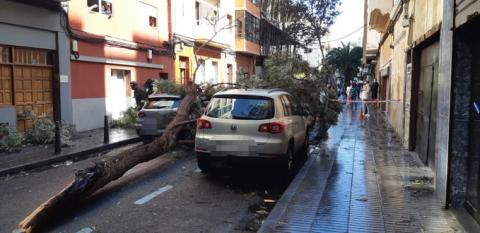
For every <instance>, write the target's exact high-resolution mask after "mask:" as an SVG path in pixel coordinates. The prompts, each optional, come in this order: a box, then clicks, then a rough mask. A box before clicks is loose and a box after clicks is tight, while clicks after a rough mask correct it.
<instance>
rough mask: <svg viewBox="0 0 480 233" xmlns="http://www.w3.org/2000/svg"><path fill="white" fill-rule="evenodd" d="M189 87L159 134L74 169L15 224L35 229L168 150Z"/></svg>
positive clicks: (183, 118) (186, 110) (189, 97)
mask: <svg viewBox="0 0 480 233" xmlns="http://www.w3.org/2000/svg"><path fill="white" fill-rule="evenodd" d="M192 87H193V85H192V86H191V87H190V88H187V94H186V95H185V97H184V98H183V101H182V103H181V105H180V107H179V108H178V111H177V115H176V117H175V118H174V119H173V120H172V121H171V122H170V123H169V124H168V126H167V128H166V130H165V133H164V134H162V136H161V137H159V138H157V139H156V140H155V141H154V142H152V143H150V144H143V145H140V146H137V147H134V148H132V149H130V150H126V151H123V152H121V153H119V154H118V155H116V156H113V157H109V158H107V159H105V160H102V161H99V162H97V163H96V164H95V165H93V166H91V167H88V168H86V169H84V170H81V171H78V172H77V173H76V174H75V179H74V180H73V181H72V182H71V183H70V184H69V185H67V186H66V187H65V188H64V189H63V190H62V191H60V192H59V193H58V194H56V195H55V196H53V197H52V198H50V199H49V200H47V201H46V202H44V203H43V204H41V205H40V206H39V207H38V208H37V209H36V210H34V211H33V212H32V213H31V214H30V215H29V216H27V217H26V218H25V219H24V220H23V221H22V222H21V223H20V224H19V227H20V229H21V230H23V231H25V232H33V231H35V230H36V229H37V227H39V226H40V224H41V223H43V222H44V221H45V222H48V221H49V220H50V219H52V217H55V216H57V215H58V214H59V213H60V212H62V210H67V209H69V208H71V207H73V206H74V204H75V203H79V202H81V201H84V200H85V199H87V198H88V197H90V196H91V195H92V194H93V193H94V192H95V191H97V190H99V189H100V188H102V187H104V186H105V185H106V184H108V183H109V182H111V181H113V180H116V179H118V178H120V177H122V176H123V174H125V173H126V172H127V171H128V170H130V169H131V168H132V167H134V166H136V165H137V164H139V163H142V162H146V161H149V160H151V159H154V158H156V157H158V156H159V155H161V154H163V153H165V152H168V151H171V150H172V149H173V148H174V147H175V145H176V141H177V136H178V134H179V132H180V131H181V130H182V128H183V127H184V126H185V125H186V124H189V123H191V119H190V112H191V109H192V106H193V104H195V102H196V98H197V90H196V89H194V88H192Z"/></svg>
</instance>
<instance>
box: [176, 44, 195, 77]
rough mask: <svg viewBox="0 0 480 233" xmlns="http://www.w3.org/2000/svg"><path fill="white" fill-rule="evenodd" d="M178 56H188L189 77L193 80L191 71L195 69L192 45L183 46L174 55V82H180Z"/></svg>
mask: <svg viewBox="0 0 480 233" xmlns="http://www.w3.org/2000/svg"><path fill="white" fill-rule="evenodd" d="M180 57H188V58H189V66H190V67H189V68H190V79H191V80H192V81H193V71H194V70H195V67H196V64H195V55H194V52H193V47H188V46H183V49H182V51H181V52H179V53H177V54H176V57H175V72H174V74H175V83H177V84H179V83H180V81H181V80H180Z"/></svg>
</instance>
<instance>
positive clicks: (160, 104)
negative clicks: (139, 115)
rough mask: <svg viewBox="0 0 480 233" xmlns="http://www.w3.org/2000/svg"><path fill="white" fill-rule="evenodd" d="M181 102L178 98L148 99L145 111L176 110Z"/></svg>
mask: <svg viewBox="0 0 480 233" xmlns="http://www.w3.org/2000/svg"><path fill="white" fill-rule="evenodd" d="M181 102H182V100H181V99H178V98H168V97H162V98H149V99H148V104H147V105H146V106H145V109H162V108H167V109H171V108H178V107H179V106H180V103H181Z"/></svg>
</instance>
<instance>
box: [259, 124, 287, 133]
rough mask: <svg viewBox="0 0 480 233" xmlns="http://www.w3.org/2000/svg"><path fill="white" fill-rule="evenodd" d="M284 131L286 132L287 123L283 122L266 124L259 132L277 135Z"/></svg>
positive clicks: (261, 126) (262, 125)
mask: <svg viewBox="0 0 480 233" xmlns="http://www.w3.org/2000/svg"><path fill="white" fill-rule="evenodd" d="M284 130H285V123H283V122H271V123H265V124H261V125H260V127H258V132H262V133H272V134H277V133H281V132H283V131H284Z"/></svg>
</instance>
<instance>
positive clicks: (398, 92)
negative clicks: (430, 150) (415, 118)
mask: <svg viewBox="0 0 480 233" xmlns="http://www.w3.org/2000/svg"><path fill="white" fill-rule="evenodd" d="M393 31H394V36H393V38H394V39H393V41H392V45H393V50H392V62H391V73H390V83H389V84H390V98H391V99H394V100H399V101H398V102H392V103H390V104H389V105H388V106H389V107H388V121H389V122H390V124H391V125H392V127H393V128H394V129H395V131H396V132H397V134H398V135H399V136H400V138H402V139H403V140H404V145H408V143H407V142H408V133H407V132H408V131H406V129H407V128H408V125H407V122H406V118H408V117H406V115H405V111H404V107H405V105H404V104H405V92H406V91H407V92H408V93H410V90H405V84H406V83H405V82H406V68H407V61H406V59H407V53H406V49H407V41H408V40H407V39H408V29H407V28H404V27H403V25H402V21H401V20H398V21H397V22H396V23H395V25H394V30H393Z"/></svg>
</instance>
